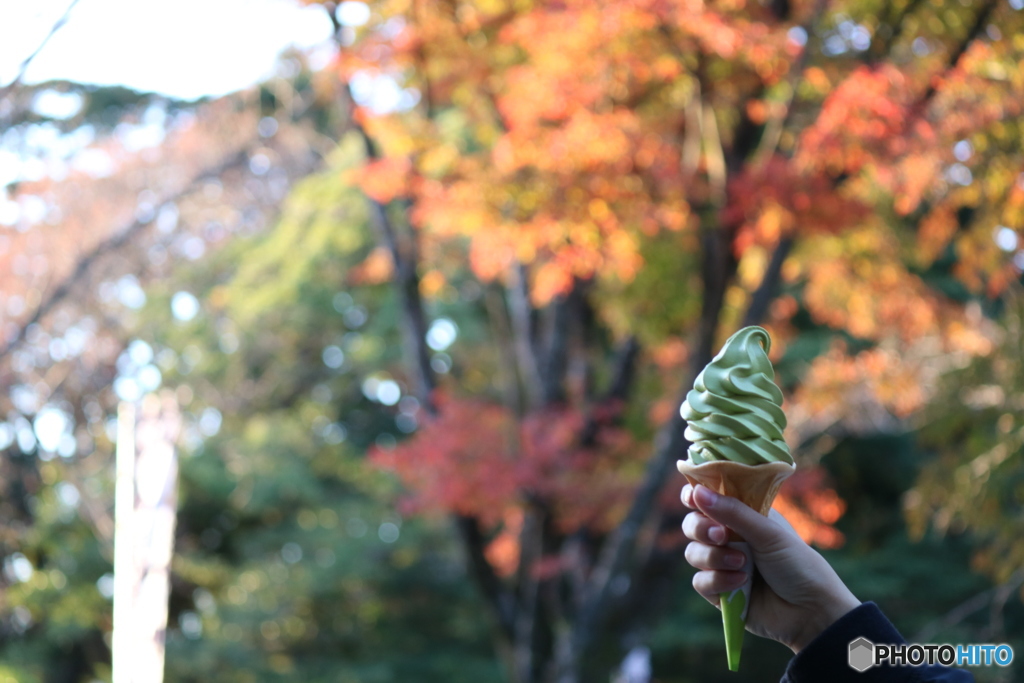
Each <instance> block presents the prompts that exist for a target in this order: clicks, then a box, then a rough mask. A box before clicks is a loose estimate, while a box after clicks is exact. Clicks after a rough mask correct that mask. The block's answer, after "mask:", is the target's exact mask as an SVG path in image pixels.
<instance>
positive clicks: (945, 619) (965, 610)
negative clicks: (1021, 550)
mask: <svg viewBox="0 0 1024 683" xmlns="http://www.w3.org/2000/svg"><path fill="white" fill-rule="evenodd" d="M1021 584H1024V569H1018V570H1017V571H1015V572H1014V573H1013V574H1012V575H1011V576H1010V578H1009V579H1007V580H1006V582H1005V583H1002V584H1000V585H998V586H994V587H992V588H989V589H988V590H984V591H982V592H981V593H978V594H977V595H975V596H973V597H971V598H968V599H967V600H965V601H963V602H962V603H960V604H959V605H957V606H956V607H954V608H953V609H951V610H950V611H949V612H947V613H946V614H945V615H944V616H942V617H941V618H939V619H936V620H935V621H931V622H929V623H927V624H925V625H924V627H922V628H921V630H920V631H918V632H917V633H916V634H915V635H914V637H913V638H911V639H910V641H911V642H913V643H926V642H928V641H929V640H931V639H932V638H933V637H935V636H936V635H937V634H938V633H939V632H940V631H941V630H942V629H944V628H949V627H951V626H956V625H957V624H959V623H960V622H961V621H963V620H964V619H966V618H967V617H969V616H971V615H972V614H974V613H975V612H980V611H981V610H982V609H984V608H985V607H986V606H987V605H988V604H989V603H991V602H992V601H993V599H994V598H996V597H998V596H999V594H1000V592H1002V591H1007V590H1009V591H1013V590H1014V589H1015V588H1017V587H1018V586H1020V585H1021Z"/></svg>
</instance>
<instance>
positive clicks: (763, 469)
mask: <svg viewBox="0 0 1024 683" xmlns="http://www.w3.org/2000/svg"><path fill="white" fill-rule="evenodd" d="M676 467H677V468H678V469H679V471H680V472H681V473H682V474H683V476H685V477H686V479H687V481H689V482H690V484H692V485H693V486H696V485H697V484H703V485H704V486H707V487H708V488H709V489H711V490H712V491H715V492H716V493H719V494H721V495H723V496H729V497H730V498H736V499H737V500H740V501H742V502H743V503H746V504H747V505H748V506H750V507H751V508H753V509H754V510H757V511H758V512H760V513H761V514H762V515H764V516H766V517H767V516H768V511H769V510H771V509H772V502H773V501H774V500H775V496H776V494H777V493H778V492H779V487H781V486H782V482H784V481H785V480H786V478H787V477H789V475H791V474H793V472H795V471H796V466H795V465H790V464H788V463H784V462H769V463H765V464H763V465H744V464H743V463H738V462H730V461H728V460H712V461H710V462H706V463H703V464H701V465H693V464H691V463H690V461H689V460H679V461H678V462H677V463H676ZM729 540H731V541H742V540H743V539H742V538H740V537H739V536H738V535H737V534H736V533H735V532H733V531H732V530H731V529H730V530H729Z"/></svg>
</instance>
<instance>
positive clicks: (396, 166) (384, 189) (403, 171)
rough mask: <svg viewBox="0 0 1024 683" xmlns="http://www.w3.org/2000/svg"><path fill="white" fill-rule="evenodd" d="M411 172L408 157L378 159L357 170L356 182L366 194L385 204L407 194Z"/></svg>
mask: <svg viewBox="0 0 1024 683" xmlns="http://www.w3.org/2000/svg"><path fill="white" fill-rule="evenodd" d="M411 172H412V164H411V163H410V162H409V160H408V159H404V158H394V157H389V158H386V159H378V160H376V161H372V162H370V163H369V164H367V165H366V166H364V167H363V168H362V169H361V170H360V171H359V174H358V177H357V182H358V183H359V187H360V188H361V189H362V190H363V192H365V193H366V194H367V196H369V197H371V198H372V199H374V200H376V201H378V202H380V203H381V204H387V203H388V202H390V201H392V200H393V199H397V198H398V197H404V196H405V195H406V194H408V192H409V178H410V173H411Z"/></svg>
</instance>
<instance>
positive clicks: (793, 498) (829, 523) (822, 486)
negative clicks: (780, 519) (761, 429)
mask: <svg viewBox="0 0 1024 683" xmlns="http://www.w3.org/2000/svg"><path fill="white" fill-rule="evenodd" d="M772 507H773V508H775V509H776V510H777V511H778V512H780V513H781V514H782V516H784V517H785V518H786V520H787V521H788V522H789V523H790V525H791V526H792V527H793V529H794V530H795V531H796V532H797V533H798V534H800V538H802V539H804V540H805V541H806V542H807V543H814V544H815V545H817V546H819V547H822V548H838V547H839V546H841V545H842V544H843V541H844V540H845V539H844V538H843V534H842V533H841V532H839V531H838V530H837V529H836V528H835V527H834V526H833V525H834V524H835V523H836V522H838V521H839V518H840V517H842V516H843V513H844V512H846V503H845V502H844V501H843V499H842V498H840V497H839V494H837V493H836V492H835V490H834V489H832V488H831V487H829V486H828V485H827V483H826V481H825V471H824V470H823V469H822V468H820V467H811V468H807V467H803V468H800V469H798V470H797V471H796V473H795V474H794V475H793V476H792V477H790V478H789V479H787V480H786V483H785V484H783V485H782V490H781V491H779V495H778V497H777V498H776V499H775V504H774V505H773V506H772Z"/></svg>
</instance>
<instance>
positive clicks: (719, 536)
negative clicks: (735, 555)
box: [708, 526, 743, 564]
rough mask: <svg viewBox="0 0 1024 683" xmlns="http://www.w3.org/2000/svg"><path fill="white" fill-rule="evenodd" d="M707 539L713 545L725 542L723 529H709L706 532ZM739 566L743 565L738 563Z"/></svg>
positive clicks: (716, 527) (718, 527) (717, 527)
mask: <svg viewBox="0 0 1024 683" xmlns="http://www.w3.org/2000/svg"><path fill="white" fill-rule="evenodd" d="M708 538H710V539H711V541H712V542H714V543H721V542H722V541H724V540H725V529H723V528H722V527H720V526H715V527H711V529H709V530H708ZM740 564H743V562H740Z"/></svg>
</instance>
